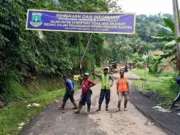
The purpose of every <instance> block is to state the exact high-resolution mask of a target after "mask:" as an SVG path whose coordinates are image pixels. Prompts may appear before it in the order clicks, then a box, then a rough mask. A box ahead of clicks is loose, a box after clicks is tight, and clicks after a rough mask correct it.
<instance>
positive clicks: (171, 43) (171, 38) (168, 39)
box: [152, 18, 180, 61]
mask: <svg viewBox="0 0 180 135" xmlns="http://www.w3.org/2000/svg"><path fill="white" fill-rule="evenodd" d="M163 21H164V23H165V24H166V27H165V26H162V25H159V27H161V28H162V29H164V30H166V31H168V34H158V35H156V36H152V38H155V39H158V40H161V41H163V42H165V45H164V49H163V51H164V52H165V54H164V55H163V56H161V59H160V60H162V59H164V58H170V59H171V61H174V60H175V57H176V55H175V54H176V44H177V43H179V42H180V38H177V39H176V36H175V25H174V22H173V21H172V20H171V19H168V18H163Z"/></svg>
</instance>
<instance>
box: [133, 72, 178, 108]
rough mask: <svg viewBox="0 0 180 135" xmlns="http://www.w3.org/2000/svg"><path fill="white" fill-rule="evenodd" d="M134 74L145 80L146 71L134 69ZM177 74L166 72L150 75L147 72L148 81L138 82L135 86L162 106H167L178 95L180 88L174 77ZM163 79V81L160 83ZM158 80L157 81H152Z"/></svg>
mask: <svg viewBox="0 0 180 135" xmlns="http://www.w3.org/2000/svg"><path fill="white" fill-rule="evenodd" d="M132 72H133V73H135V74H136V75H138V76H140V77H141V78H144V72H145V71H144V70H139V69H134V70H132ZM174 75H175V73H174V72H173V71H164V72H162V73H160V74H149V73H148V71H146V77H147V78H146V79H147V81H143V80H136V81H135V82H134V85H135V86H136V87H138V88H139V89H140V90H141V92H142V93H144V94H147V95H149V96H150V97H153V98H155V99H156V100H157V101H158V102H159V103H160V104H162V105H165V104H168V103H170V102H171V101H173V99H174V98H175V97H176V95H177V93H178V88H177V85H176V81H175V80H176V79H175V77H174ZM160 79H163V81H159V80H160ZM150 80H156V81H153V82H152V81H150Z"/></svg>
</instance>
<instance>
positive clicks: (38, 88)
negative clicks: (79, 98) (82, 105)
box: [0, 68, 102, 135]
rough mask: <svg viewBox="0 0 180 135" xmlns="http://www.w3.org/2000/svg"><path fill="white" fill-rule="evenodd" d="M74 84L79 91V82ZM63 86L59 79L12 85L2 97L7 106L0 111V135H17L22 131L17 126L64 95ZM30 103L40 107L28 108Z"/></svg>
mask: <svg viewBox="0 0 180 135" xmlns="http://www.w3.org/2000/svg"><path fill="white" fill-rule="evenodd" d="M97 72H98V73H100V74H101V73H102V69H100V68H98V69H97ZM90 79H92V80H94V81H95V82H100V80H99V78H98V77H95V78H94V77H93V76H92V75H91V76H90ZM74 82H75V90H78V89H80V85H79V82H78V81H74ZM63 85H64V84H63V80H62V78H59V77H57V78H39V79H35V80H34V81H32V82H28V85H25V86H21V85H19V84H14V85H12V91H11V92H10V93H5V94H4V95H3V96H4V97H6V101H7V102H8V103H9V104H8V105H7V106H6V107H4V108H2V109H0V135H18V134H19V132H20V131H21V130H22V126H19V124H21V123H24V124H27V123H28V122H29V121H30V120H31V119H33V118H34V117H35V116H36V115H37V114H39V113H40V112H41V111H42V110H43V109H44V108H46V106H47V105H49V104H51V103H53V102H55V100H56V99H57V98H59V97H62V96H63V95H64V93H65V89H62V88H64V86H63ZM55 89H56V90H55ZM8 95H9V96H8ZM32 103H38V104H40V106H39V107H32V108H28V107H27V105H28V104H32ZM57 104H58V103H57Z"/></svg>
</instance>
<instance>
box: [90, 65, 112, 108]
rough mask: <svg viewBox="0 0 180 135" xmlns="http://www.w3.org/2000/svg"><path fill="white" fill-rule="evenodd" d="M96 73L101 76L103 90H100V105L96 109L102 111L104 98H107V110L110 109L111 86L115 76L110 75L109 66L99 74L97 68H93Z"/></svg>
mask: <svg viewBox="0 0 180 135" xmlns="http://www.w3.org/2000/svg"><path fill="white" fill-rule="evenodd" d="M93 72H94V75H95V76H97V77H99V78H100V79H101V92H100V97H99V106H98V109H97V110H96V111H101V105H102V102H103V100H104V98H105V99H106V111H108V105H109V102H110V94H111V91H110V88H111V87H112V85H113V82H114V80H113V78H112V77H111V76H109V75H108V67H106V68H104V74H102V75H99V74H97V73H96V72H95V69H94V70H93ZM110 80H111V81H112V82H111V83H110Z"/></svg>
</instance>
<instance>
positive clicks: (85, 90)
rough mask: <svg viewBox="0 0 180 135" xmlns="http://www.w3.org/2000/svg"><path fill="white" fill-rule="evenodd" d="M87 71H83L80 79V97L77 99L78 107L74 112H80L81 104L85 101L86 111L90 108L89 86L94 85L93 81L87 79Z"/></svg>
mask: <svg viewBox="0 0 180 135" xmlns="http://www.w3.org/2000/svg"><path fill="white" fill-rule="evenodd" d="M88 77H89V73H85V74H84V77H83V81H82V95H81V99H80V101H79V107H78V110H77V111H76V112H75V113H80V111H81V109H82V106H84V105H85V103H87V112H88V113H90V108H91V94H92V91H91V89H90V88H91V87H92V86H94V85H96V84H95V83H94V82H93V81H91V80H89V79H88Z"/></svg>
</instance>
